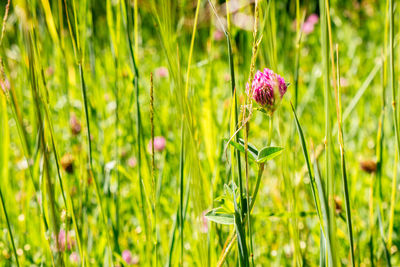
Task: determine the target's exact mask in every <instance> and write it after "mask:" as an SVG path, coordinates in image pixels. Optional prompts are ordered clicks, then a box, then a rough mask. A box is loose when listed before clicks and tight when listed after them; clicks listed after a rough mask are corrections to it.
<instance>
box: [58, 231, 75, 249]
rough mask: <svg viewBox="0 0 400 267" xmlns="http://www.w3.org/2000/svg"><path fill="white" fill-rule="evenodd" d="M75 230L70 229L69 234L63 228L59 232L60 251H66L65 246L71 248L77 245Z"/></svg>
mask: <svg viewBox="0 0 400 267" xmlns="http://www.w3.org/2000/svg"><path fill="white" fill-rule="evenodd" d="M72 236H73V232H72V231H70V232H69V233H68V234H67V233H66V232H65V230H64V229H61V230H60V232H59V233H58V242H59V244H60V251H65V248H67V249H68V250H70V249H71V248H72V247H73V246H75V240H74V239H73V238H72Z"/></svg>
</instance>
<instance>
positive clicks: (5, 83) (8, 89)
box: [0, 78, 11, 93]
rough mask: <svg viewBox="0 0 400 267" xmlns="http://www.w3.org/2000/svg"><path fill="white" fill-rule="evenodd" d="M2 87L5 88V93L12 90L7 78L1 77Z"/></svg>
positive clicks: (0, 85) (0, 84)
mask: <svg viewBox="0 0 400 267" xmlns="http://www.w3.org/2000/svg"><path fill="white" fill-rule="evenodd" d="M0 87H1V89H3V91H4V93H7V92H8V91H10V88H11V86H10V81H9V80H8V79H7V78H4V79H0Z"/></svg>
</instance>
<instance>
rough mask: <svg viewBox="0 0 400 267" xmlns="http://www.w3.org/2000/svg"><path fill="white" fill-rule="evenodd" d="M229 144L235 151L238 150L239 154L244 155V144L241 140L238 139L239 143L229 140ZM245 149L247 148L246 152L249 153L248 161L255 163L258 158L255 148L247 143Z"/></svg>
mask: <svg viewBox="0 0 400 267" xmlns="http://www.w3.org/2000/svg"><path fill="white" fill-rule="evenodd" d="M229 144H231V145H232V146H233V147H234V148H236V149H237V150H239V152H241V153H244V151H245V149H244V142H243V140H242V139H239V143H237V142H235V141H233V140H231V141H230V142H229ZM247 147H248V151H249V154H248V155H249V159H250V160H252V161H257V156H258V150H257V148H255V146H253V145H252V144H249V143H247Z"/></svg>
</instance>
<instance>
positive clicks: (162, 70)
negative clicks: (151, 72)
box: [155, 67, 168, 78]
mask: <svg viewBox="0 0 400 267" xmlns="http://www.w3.org/2000/svg"><path fill="white" fill-rule="evenodd" d="M155 73H156V75H157V76H158V77H160V78H164V77H167V76H168V69H167V68H166V67H159V68H157V69H156V70H155Z"/></svg>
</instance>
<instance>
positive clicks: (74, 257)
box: [69, 251, 79, 264]
mask: <svg viewBox="0 0 400 267" xmlns="http://www.w3.org/2000/svg"><path fill="white" fill-rule="evenodd" d="M69 260H70V261H71V262H72V263H75V264H78V263H79V254H78V253H77V252H75V251H74V252H72V253H71V255H69Z"/></svg>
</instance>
